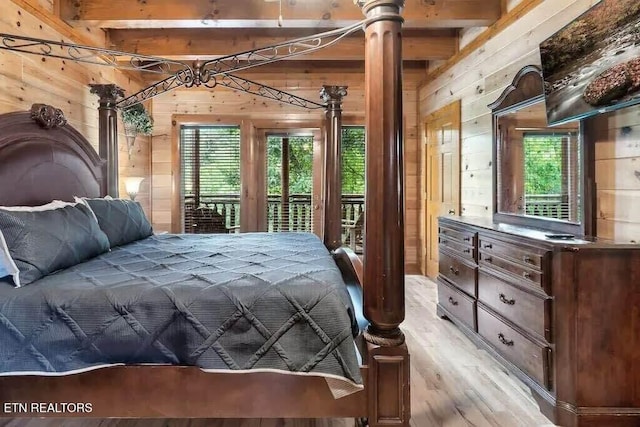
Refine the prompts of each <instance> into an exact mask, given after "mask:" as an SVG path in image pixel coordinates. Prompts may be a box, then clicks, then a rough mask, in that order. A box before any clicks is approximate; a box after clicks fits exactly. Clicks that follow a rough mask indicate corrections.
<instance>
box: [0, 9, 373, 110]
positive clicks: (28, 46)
mask: <svg viewBox="0 0 640 427" xmlns="http://www.w3.org/2000/svg"><path fill="white" fill-rule="evenodd" d="M384 18H385V14H382V15H378V16H376V17H374V18H368V19H364V20H362V21H360V22H357V23H355V24H352V25H349V26H347V27H344V28H339V29H336V30H331V31H326V32H323V33H318V34H314V35H311V36H306V37H301V38H297V39H294V40H290V41H286V42H282V43H277V44H274V45H271V46H267V47H261V48H256V49H252V50H247V51H244V52H240V53H236V54H232V55H227V56H223V57H220V58H216V59H211V60H207V61H195V62H193V63H192V64H188V63H186V62H182V61H176V60H171V59H166V58H161V57H156V56H149V55H137V54H134V53H130V52H120V51H116V50H111V49H103V48H97V47H92V46H83V45H77V44H73V43H66V42H64V41H63V42H57V41H51V40H44V39H37V38H32V37H24V36H19V35H13V34H5V33H0V49H4V50H11V51H15V52H21V53H27V54H31V55H39V56H46V57H52V58H58V59H69V60H72V61H75V62H82V63H86V64H93V65H106V66H111V67H114V68H118V69H122V70H134V71H143V72H149V73H155V74H169V77H167V78H165V79H163V80H160V81H158V82H156V83H153V84H151V85H150V86H148V87H146V88H144V89H142V90H140V91H138V92H137V93H135V94H133V95H130V96H128V97H126V98H124V99H122V100H119V101H118V102H117V103H116V107H117V108H120V109H122V108H127V107H130V106H132V105H135V104H138V103H140V102H143V101H146V100H148V99H151V98H153V97H155V96H158V95H160V94H162V93H165V92H168V91H170V90H173V89H176V88H178V87H181V86H185V87H192V86H201V85H202V86H205V87H209V88H213V87H215V86H217V85H221V86H225V87H228V88H231V89H235V90H239V91H242V92H247V93H251V94H254V95H258V96H263V97H265V98H269V99H273V100H276V101H280V102H284V103H287V104H290V105H295V106H298V107H302V108H307V109H318V108H325V107H326V106H325V105H324V104H319V103H317V102H314V101H310V100H307V99H304V98H301V97H299V96H296V95H293V94H290V93H287V92H283V91H281V90H279V89H276V88H273V87H270V86H266V85H262V84H260V83H256V82H253V81H251V80H247V79H243V78H241V77H238V76H235V75H232V74H231V73H232V72H234V71H241V70H246V69H249V68H253V67H257V66H260V65H266V64H270V63H273V62H277V61H280V60H283V59H288V58H293V57H296V56H301V55H305V54H308V53H311V52H315V51H317V50H319V49H323V48H325V47H329V46H332V45H334V44H336V43H338V42H339V41H340V40H341V39H343V38H344V37H346V36H348V35H350V34H353V33H355V32H357V31H361V30H362V29H363V28H365V27H366V26H367V25H369V24H371V23H373V22H375V21H378V20H380V19H384Z"/></svg>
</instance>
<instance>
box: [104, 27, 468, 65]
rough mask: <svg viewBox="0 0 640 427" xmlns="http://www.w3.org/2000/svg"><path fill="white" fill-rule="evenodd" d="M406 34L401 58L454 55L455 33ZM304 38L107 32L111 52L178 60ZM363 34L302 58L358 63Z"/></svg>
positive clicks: (231, 32)
mask: <svg viewBox="0 0 640 427" xmlns="http://www.w3.org/2000/svg"><path fill="white" fill-rule="evenodd" d="M420 33H421V34H418V32H416V31H413V32H411V31H409V32H406V33H405V34H403V39H402V43H403V53H402V56H403V59H405V60H411V61H414V60H438V59H448V58H450V57H451V56H453V55H454V54H455V53H456V52H457V47H458V42H457V37H456V35H455V32H454V31H448V30H439V31H433V30H427V31H421V32H420ZM304 35H306V32H305V33H300V32H296V33H293V32H291V31H288V34H287V35H286V36H284V37H282V36H269V35H264V31H256V30H246V31H242V32H239V31H237V30H221V29H208V30H203V29H193V28H189V29H186V28H184V29H170V30H110V31H109V40H110V43H111V45H112V48H113V49H116V50H120V51H123V52H131V53H137V54H139V55H155V56H162V57H165V58H171V59H178V60H193V59H196V58H200V59H210V58H216V57H220V56H225V55H231V54H234V53H238V52H244V51H248V50H251V49H255V48H257V47H264V46H270V45H273V44H276V43H281V42H284V41H287V40H291V39H294V38H296V37H301V36H304ZM364 44H365V43H364V34H359V35H357V36H351V37H346V38H344V39H342V40H340V42H339V43H337V44H336V45H334V46H331V47H330V48H327V49H320V50H318V51H316V52H312V53H309V54H307V55H305V56H304V59H305V60H333V59H337V60H360V59H363V58H364V51H365V47H364Z"/></svg>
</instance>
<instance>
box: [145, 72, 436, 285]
mask: <svg viewBox="0 0 640 427" xmlns="http://www.w3.org/2000/svg"><path fill="white" fill-rule="evenodd" d="M423 77H424V75H423V72H422V71H420V72H416V71H413V72H407V73H405V76H404V82H403V84H404V138H405V177H406V179H405V197H406V204H405V205H406V206H405V211H406V214H405V248H406V250H405V257H406V265H407V271H410V272H417V270H418V268H417V265H418V259H419V253H418V252H419V244H420V242H419V239H418V223H419V209H420V203H419V188H420V164H419V152H420V147H419V143H418V141H419V137H418V120H417V118H418V90H417V88H418V83H419V81H420V79H421V78H423ZM246 78H250V79H251V80H255V81H259V82H260V83H263V84H267V85H270V86H273V87H277V88H280V89H283V90H286V91H288V92H291V93H293V94H295V95H298V96H302V97H304V98H307V99H310V100H318V101H319V90H320V88H321V87H322V85H323V84H346V85H348V86H349V89H348V92H349V94H348V95H347V97H346V98H345V100H344V104H343V116H344V117H345V119H347V118H348V119H349V120H350V122H353V123H358V122H359V123H362V124H364V113H365V103H364V99H365V98H364V97H365V93H364V73H362V72H350V71H346V72H341V71H340V70H336V71H335V72H326V71H324V72H322V73H304V74H301V73H291V74H287V73H283V74H280V75H279V74H277V73H269V74H265V76H263V78H260V76H253V75H252V76H247V77H246ZM185 114H186V115H194V117H195V115H199V114H205V115H213V117H215V115H217V114H218V115H223V116H235V117H238V118H246V119H249V120H259V121H260V122H261V123H265V122H273V123H276V122H283V121H286V120H294V119H298V120H320V119H322V117H323V115H324V113H323V112H322V111H307V110H304V109H301V108H298V107H293V106H290V105H286V104H282V103H278V102H275V101H272V100H269V99H265V98H261V97H258V96H254V95H249V94H245V93H241V92H235V91H231V90H229V89H227V88H222V87H218V88H215V89H211V90H209V89H202V88H191V89H183V90H176V91H173V92H170V93H167V94H164V95H161V96H159V97H157V98H155V99H154V101H153V117H154V121H155V131H154V136H153V138H152V142H151V146H152V148H151V159H152V175H153V179H152V198H153V215H152V217H153V225H154V229H155V230H158V231H160V230H166V231H169V230H171V222H172V215H171V200H172V191H173V190H172V184H171V173H172V170H171V166H172V161H173V159H172V151H171V137H172V132H173V129H172V120H173V117H174V116H175V115H185ZM261 127H262V126H261Z"/></svg>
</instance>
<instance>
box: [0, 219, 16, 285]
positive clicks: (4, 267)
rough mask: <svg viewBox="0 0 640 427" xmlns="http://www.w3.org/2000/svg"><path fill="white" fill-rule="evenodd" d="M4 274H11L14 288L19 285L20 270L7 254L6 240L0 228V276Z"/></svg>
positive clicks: (4, 275)
mask: <svg viewBox="0 0 640 427" xmlns="http://www.w3.org/2000/svg"><path fill="white" fill-rule="evenodd" d="M6 276H11V278H12V279H13V284H14V285H15V286H16V288H19V287H20V270H18V266H17V265H16V263H15V261H14V260H13V258H11V255H10V254H9V248H8V247H7V242H6V240H4V234H2V230H0V277H6Z"/></svg>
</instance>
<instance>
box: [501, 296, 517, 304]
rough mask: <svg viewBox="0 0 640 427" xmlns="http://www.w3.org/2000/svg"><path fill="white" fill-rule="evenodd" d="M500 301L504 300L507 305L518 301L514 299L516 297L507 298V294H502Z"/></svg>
mask: <svg viewBox="0 0 640 427" xmlns="http://www.w3.org/2000/svg"><path fill="white" fill-rule="evenodd" d="M500 301H502V302H503V303H505V304H507V305H514V304H515V303H516V300H514V299H507V297H506V296H505V294H500Z"/></svg>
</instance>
